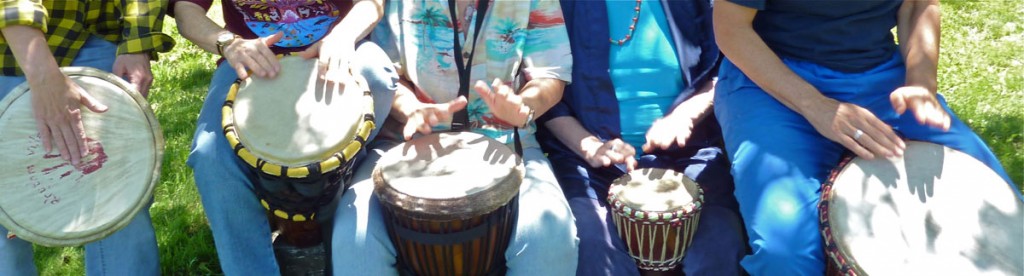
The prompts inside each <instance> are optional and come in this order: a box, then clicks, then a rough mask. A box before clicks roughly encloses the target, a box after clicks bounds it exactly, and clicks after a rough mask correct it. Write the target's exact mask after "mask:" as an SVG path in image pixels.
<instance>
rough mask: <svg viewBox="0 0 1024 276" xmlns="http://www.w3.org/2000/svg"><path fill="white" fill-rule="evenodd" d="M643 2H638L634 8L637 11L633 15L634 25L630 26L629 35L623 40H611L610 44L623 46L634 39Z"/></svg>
mask: <svg viewBox="0 0 1024 276" xmlns="http://www.w3.org/2000/svg"><path fill="white" fill-rule="evenodd" d="M642 1H643V0H636V7H635V8H633V11H635V12H636V13H635V14H633V24H631V25H629V33H627V34H626V37H623V38H622V39H619V40H615V39H612V38H609V39H608V42H611V43H612V44H618V45H619V46H622V44H624V43H626V41H629V39H631V38H633V31H634V30H636V21H637V20H639V19H640V2H642Z"/></svg>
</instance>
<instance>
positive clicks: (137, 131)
mask: <svg viewBox="0 0 1024 276" xmlns="http://www.w3.org/2000/svg"><path fill="white" fill-rule="evenodd" d="M61 71H63V72H64V74H65V75H67V76H68V77H69V78H71V80H73V81H75V83H77V84H78V85H79V86H80V87H82V89H84V90H85V91H88V92H89V94H90V95H92V96H93V97H95V98H96V99H97V100H99V102H101V103H103V104H105V105H107V106H108V107H109V109H108V110H107V111H106V112H104V113H93V112H91V111H89V110H88V109H86V108H82V109H81V114H82V124H83V125H84V128H85V136H86V138H85V143H86V147H87V148H88V154H86V155H85V156H83V157H82V161H81V162H82V165H81V166H80V168H78V169H76V168H75V167H74V166H73V165H71V164H70V163H69V162H68V161H64V160H63V159H62V158H61V156H60V154H59V153H47V152H46V151H45V150H44V149H43V144H42V141H41V140H40V138H39V136H38V131H37V129H36V120H35V118H34V116H33V113H32V93H31V92H30V91H29V86H28V84H27V83H25V84H22V85H20V86H18V87H16V88H14V89H13V90H12V91H11V92H10V94H8V95H7V97H5V98H3V100H2V101H0V152H3V153H4V154H3V155H4V157H3V159H4V160H3V162H0V190H2V191H3V192H2V193H0V224H3V226H4V227H6V228H7V229H8V230H9V231H10V232H11V233H13V234H15V235H17V236H18V237H20V238H22V239H24V240H26V241H30V242H33V243H35V244H39V245H45V246H77V245H81V244H85V243H88V242H91V241H95V240H99V239H101V238H104V237H106V236H108V235H110V234H113V233H114V232H116V231H117V230H120V229H121V228H124V227H125V226H127V225H128V223H129V222H130V221H131V220H132V218H134V217H135V215H136V214H137V213H138V212H139V211H140V210H142V208H145V207H146V206H147V203H149V202H150V201H151V200H152V198H153V189H154V188H155V187H156V184H157V182H158V181H159V178H160V164H161V161H162V160H163V149H164V140H163V135H162V134H161V132H160V124H159V123H158V122H157V120H156V118H155V117H154V116H153V111H152V110H151V109H150V108H149V103H147V102H146V99H145V98H143V97H142V95H141V94H139V92H137V91H135V89H134V88H132V86H131V85H129V84H128V83H127V82H125V81H124V80H122V79H121V78H118V77H117V76H115V75H113V74H110V73H107V72H103V71H100V70H97V69H93V68H86V67H65V68H61Z"/></svg>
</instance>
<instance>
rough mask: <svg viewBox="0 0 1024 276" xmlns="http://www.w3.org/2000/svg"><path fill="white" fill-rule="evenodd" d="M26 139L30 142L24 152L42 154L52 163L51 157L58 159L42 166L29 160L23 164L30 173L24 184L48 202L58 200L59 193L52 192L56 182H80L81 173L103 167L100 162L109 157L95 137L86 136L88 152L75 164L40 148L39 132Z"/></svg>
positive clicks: (31, 154)
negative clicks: (27, 180) (79, 164)
mask: <svg viewBox="0 0 1024 276" xmlns="http://www.w3.org/2000/svg"><path fill="white" fill-rule="evenodd" d="M29 141H30V143H29V146H28V147H27V148H26V151H27V154H26V155H27V156H33V155H42V156H41V157H42V159H43V160H45V161H46V162H44V163H49V164H53V162H52V161H54V160H56V161H60V163H58V164H57V165H54V166H48V167H45V168H40V167H37V165H36V164H30V165H28V166H26V167H25V172H27V173H28V175H29V182H28V183H27V184H26V187H27V188H29V189H32V190H34V191H36V194H38V195H39V196H40V199H42V200H43V204H47V205H56V204H58V203H60V200H61V199H60V195H58V194H55V193H56V190H54V186H55V185H64V184H66V183H70V184H79V182H80V181H81V180H82V178H83V177H85V176H86V175H89V174H92V173H94V172H96V171H98V170H99V169H101V168H103V164H105V163H106V162H107V159H108V156H107V153H106V151H105V150H104V149H103V144H102V143H100V141H98V140H93V139H92V138H88V137H86V138H85V145H86V147H88V153H87V154H86V155H85V156H83V157H82V164H81V166H79V167H77V168H76V167H75V166H72V165H71V163H70V162H68V161H64V160H62V159H60V158H61V157H60V154H59V153H57V154H55V153H47V152H45V150H43V149H42V142H41V141H40V139H39V136H31V137H29ZM68 177H72V178H68Z"/></svg>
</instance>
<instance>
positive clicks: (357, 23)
mask: <svg viewBox="0 0 1024 276" xmlns="http://www.w3.org/2000/svg"><path fill="white" fill-rule="evenodd" d="M382 16H384V1H383V0H357V1H355V3H354V4H353V5H352V9H351V10H350V11H349V12H348V14H347V15H345V18H343V19H342V20H341V22H340V23H338V24H337V25H335V26H334V28H332V29H331V33H330V34H329V35H328V36H330V37H333V36H337V37H338V38H339V39H342V41H352V42H356V41H359V40H361V39H363V38H364V37H366V35H368V34H370V31H371V30H373V27H374V26H376V25H377V21H380V18H381V17H382Z"/></svg>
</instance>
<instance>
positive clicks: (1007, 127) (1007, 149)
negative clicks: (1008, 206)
mask: <svg viewBox="0 0 1024 276" xmlns="http://www.w3.org/2000/svg"><path fill="white" fill-rule="evenodd" d="M970 115H972V117H971V118H972V120H971V122H967V121H965V122H964V123H966V124H967V125H969V126H970V127H971V129H973V130H974V132H975V133H977V134H978V136H981V139H982V140H983V141H985V143H986V144H987V145H988V147H989V148H990V149H992V151H993V152H994V153H995V154H996V157H997V158H999V161H1000V162H1001V163H1002V164H1003V168H1005V169H1006V172H1007V173H1008V174H1010V179H1011V180H1013V183H1014V184H1015V185H1016V186H1017V189H1018V190H1024V152H1022V151H1021V149H1022V148H1024V134H1022V133H1021V130H1024V115H1022V114H1021V113H1019V112H1000V113H984V114H979V113H975V114H970ZM957 116H961V114H957ZM960 118H963V117H962V116H961V117H960Z"/></svg>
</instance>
